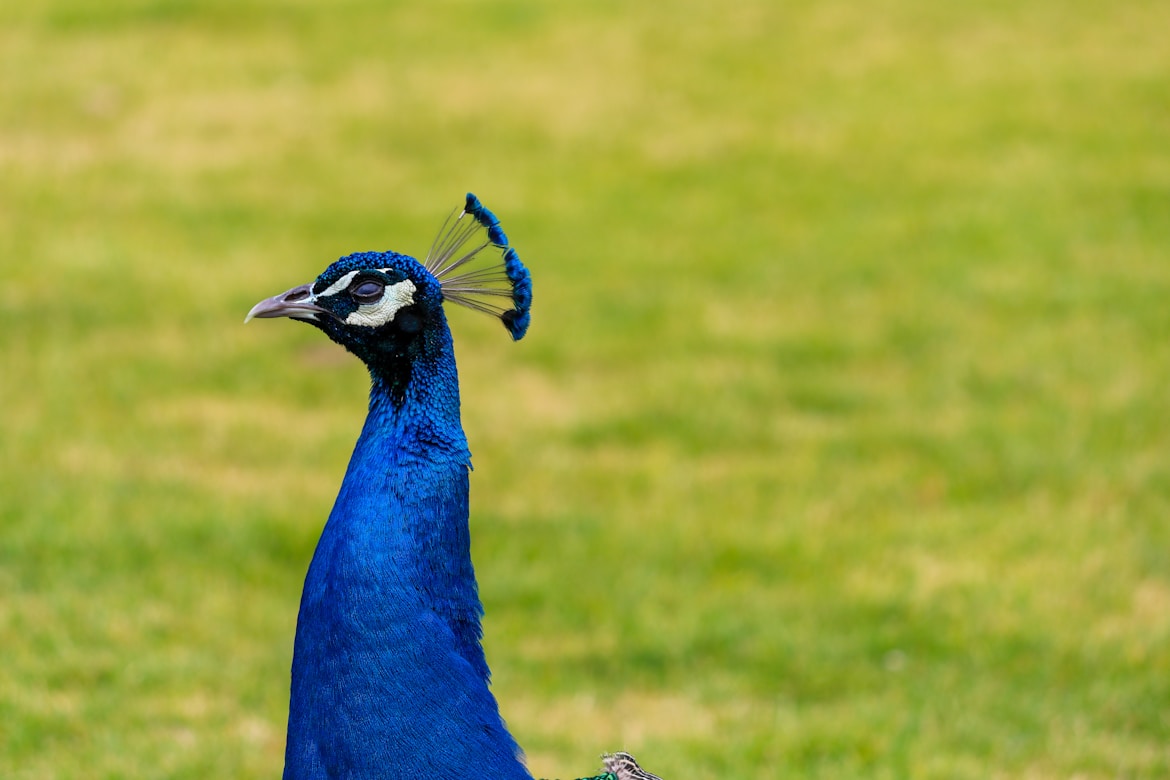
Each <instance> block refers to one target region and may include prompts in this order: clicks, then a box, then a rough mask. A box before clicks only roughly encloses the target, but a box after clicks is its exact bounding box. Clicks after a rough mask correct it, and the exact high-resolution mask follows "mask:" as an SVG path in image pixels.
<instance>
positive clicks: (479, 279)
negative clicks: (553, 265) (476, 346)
mask: <svg viewBox="0 0 1170 780" xmlns="http://www.w3.org/2000/svg"><path fill="white" fill-rule="evenodd" d="M423 265H424V266H425V267H426V269H427V270H428V271H430V272H431V274H433V275H434V277H435V278H436V279H438V280H439V285H440V287H442V290H443V298H444V300H448V301H451V302H452V303H457V304H459V305H460V306H466V307H467V308H469V309H475V310H476V311H481V312H484V313H485V314H490V315H491V316H493V317H496V318H497V319H499V320H500V322H502V323H504V327H505V328H507V329H508V333H509V334H511V336H512V339H513V340H515V341H519V340H520V339H522V338H524V334H525V333H526V332H527V331H528V322H529V309H531V307H532V277H531V276H530V275H529V273H528V269H527V268H525V267H524V264H523V263H521V262H520V257H519V255H517V254H516V250H515V249H513V248H512V247H510V246H508V237H507V236H506V235H505V234H504V230H503V228H501V227H500V221H499V220H498V219H496V215H495V214H493V213H492V212H490V211H488V210H487V208H486V207H485V206H484V205H483V204H482V203H480V202H479V198H477V197H475V196H474V195H472V194H471V193H470V192H469V193H467V200H466V202H465V203H464V206H463V209H462V210H456V211H455V212H452V214H451V216H449V217H447V220H446V221H445V222H444V223H443V226H442V227H441V228H439V234H438V235H437V236H435V240H434V242H433V243H432V244H431V249H430V251H429V252H427V257H426V260H425V261H424V262H423Z"/></svg>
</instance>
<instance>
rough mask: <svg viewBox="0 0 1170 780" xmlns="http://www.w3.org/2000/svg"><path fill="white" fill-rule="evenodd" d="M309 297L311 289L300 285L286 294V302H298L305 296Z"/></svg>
mask: <svg viewBox="0 0 1170 780" xmlns="http://www.w3.org/2000/svg"><path fill="white" fill-rule="evenodd" d="M308 297H309V291H308V290H307V289H306V288H304V287H298V288H297V289H295V290H289V293H288V295H286V296H284V302H285V303H296V302H297V301H303V300H304V299H305V298H308Z"/></svg>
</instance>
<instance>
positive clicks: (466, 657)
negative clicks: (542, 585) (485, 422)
mask: <svg viewBox="0 0 1170 780" xmlns="http://www.w3.org/2000/svg"><path fill="white" fill-rule="evenodd" d="M439 316H440V317H441V316H442V315H439ZM438 325H439V327H429V328H428V329H427V330H428V333H427V334H426V338H425V339H424V340H423V343H422V346H421V351H420V352H419V353H416V354H414V355H412V356H411V357H412V359H411V360H410V367H409V371H410V376H409V380H408V381H406V382H403V381H402V376H401V374H400V373H399V371H400V370H401V369H399V368H397V367H396V366H401V365H402V358H401V356H400V357H397V358H395V357H393V356H390V357H388V358H387V360H386V362H385V363H384V364H371V365H370V371H371V375H372V377H373V386H372V389H371V391H370V409H369V415H368V416H367V418H366V423H365V427H364V428H363V430H362V433H361V436H360V438H359V439H358V442H357V446H356V447H355V449H354V452H353V457H352V459H351V460H350V464H349V469H348V470H347V472H346V475H345V480H344V482H343V483H342V486H341V492H340V493H339V495H338V497H337V501H336V503H335V504H334V507H333V511H332V513H331V514H330V516H329V521H328V523H327V524H326V526H325V530H324V531H323V533H322V535H321V540H320V542H319V543H318V545H317V550H316V553H315V554H314V556H313V562H312V564H311V565H310V567H309V574H308V577H307V578H306V580H305V590H304V594H303V596H302V598H301V610H300V617H299V619H298V623H297V636H296V645H295V649H294V656H293V668H292V697H291V704H290V710H289V724H288V745H287V752H286V761H285V772H284V777H285V780H308V779H309V778H312V779H313V780H319V779H323V778H373V777H390V776H394V777H420V778H421V777H435V778H446V777H451V778H455V777H483V778H491V779H492V780H505V779H511V778H517V779H523V780H529V779H530V775H529V774H528V772H527V770H526V769H525V768H524V766H523V764H522V763H521V762H520V760H519V758H518V753H519V750H518V748H517V746H516V743H515V741H514V740H513V739H512V737H511V735H509V734H508V732H507V730H506V728H505V727H504V723H503V721H502V720H501V719H500V715H499V709H498V707H497V705H496V701H495V698H494V697H493V696H492V694H491V692H490V691H489V690H488V677H489V672H488V667H487V663H486V661H485V660H484V654H483V649H482V646H481V644H480V638H481V628H480V616H481V615H482V612H483V608H482V605H481V604H480V600H479V594H478V592H477V589H476V583H475V572H474V570H473V569H472V565H471V555H470V537H469V532H468V506H467V489H468V470H469V468H470V453H469V452H468V450H467V441H466V438H465V437H464V434H463V428H462V425H461V424H460V421H459V388H458V378H457V376H456V370H455V360H454V352H453V349H452V345H451V335H450V331H449V330H448V329H447V325H446V322H445V321H441V322H439V323H438Z"/></svg>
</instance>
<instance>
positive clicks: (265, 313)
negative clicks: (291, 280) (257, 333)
mask: <svg viewBox="0 0 1170 780" xmlns="http://www.w3.org/2000/svg"><path fill="white" fill-rule="evenodd" d="M314 299H315V296H314V295H313V290H312V285H308V284H302V285H300V286H299V287H294V288H292V289H291V290H286V291H285V292H282V293H281V294H280V295H274V296H272V297H271V298H265V299H264V300H262V301H260V303H258V304H256V305H255V306H253V307H252V310H251V311H250V312H248V316H247V317H245V318H244V322H248V321H250V320H253V319H266V318H270V317H292V318H293V319H297V320H317V319H320V315H322V314H324V315H326V316H332V315H333V313H332V312H331V311H329V310H328V309H323V308H321V307H320V306H318V305H317V304H315V303H313V301H314Z"/></svg>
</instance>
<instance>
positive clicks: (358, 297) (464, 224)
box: [244, 193, 532, 372]
mask: <svg viewBox="0 0 1170 780" xmlns="http://www.w3.org/2000/svg"><path fill="white" fill-rule="evenodd" d="M443 301H451V302H452V303H457V304H460V305H462V306H467V307H469V308H472V309H475V310H477V311H481V312H484V313H486V314H490V315H492V316H494V317H496V318H498V319H499V320H500V321H501V322H502V323H503V324H504V327H505V328H507V330H508V333H509V334H511V336H512V338H513V339H515V340H519V339H521V338H523V337H524V334H525V332H526V331H527V330H528V321H529V309H530V308H531V306H532V280H531V277H530V276H529V274H528V269H527V268H525V267H524V265H523V264H522V263H521V262H520V258H519V257H518V256H517V255H516V250H515V249H513V248H511V247H510V246H508V238H507V236H505V235H504V231H503V230H502V229H501V228H500V223H499V220H497V219H496V217H495V215H494V214H492V213H491V212H490V211H488V210H487V209H486V208H484V206H483V204H481V203H480V202H479V200H478V199H477V198H476V197H475V196H474V195H472V194H470V193H468V195H467V200H466V202H465V204H464V206H463V208H462V210H456V211H455V213H453V214H452V215H451V216H450V217H448V218H447V221H446V222H445V223H444V224H443V227H442V229H441V230H440V231H439V235H438V236H437V237H436V238H435V241H434V243H433V244H432V245H431V249H430V252H428V253H427V257H426V260H425V261H423V262H421V263H420V262H419V261H417V260H415V259H414V258H413V257H409V256H407V255H402V254H398V253H397V252H360V253H357V254H352V255H349V256H347V257H343V258H341V259H340V260H338V261H337V262H335V263H333V264H332V265H330V266H329V267H328V268H326V269H325V271H324V272H323V273H322V274H321V275H320V276H318V277H317V279H316V281H314V282H312V283H310V284H302V285H300V286H298V287H294V288H292V289H291V290H287V291H285V292H283V293H281V294H280V295H274V296H272V297H271V298H267V299H265V300H263V301H260V303H258V304H256V305H255V306H254V307H252V310H251V311H250V312H248V316H247V318H246V319H245V320H244V321H245V322H247V321H248V320H251V319H253V318H256V317H290V318H292V319H295V320H301V321H303V322H308V323H310V324H312V325H315V326H316V327H318V328H320V329H321V330H322V331H324V332H325V333H326V335H328V336H329V338H331V339H333V340H334V341H336V342H337V343H339V344H341V345H342V346H344V347H345V348H346V349H348V350H349V351H350V352H352V353H354V354H355V355H357V356H358V357H359V358H361V360H362V361H363V362H365V363H366V365H367V366H369V367H370V368H371V370H373V371H375V372H377V371H378V370H379V368H380V367H393V366H395V365H399V364H402V363H404V362H405V363H409V362H411V361H412V359H413V358H414V357H415V356H417V355H418V354H419V353H420V351H422V350H423V349H424V348H425V345H426V344H427V342H428V340H429V339H434V338H436V337H437V336H439V335H440V334H443V333H445V332H446V326H445V324H444V323H445V318H444V315H443V307H442V304H443Z"/></svg>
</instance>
